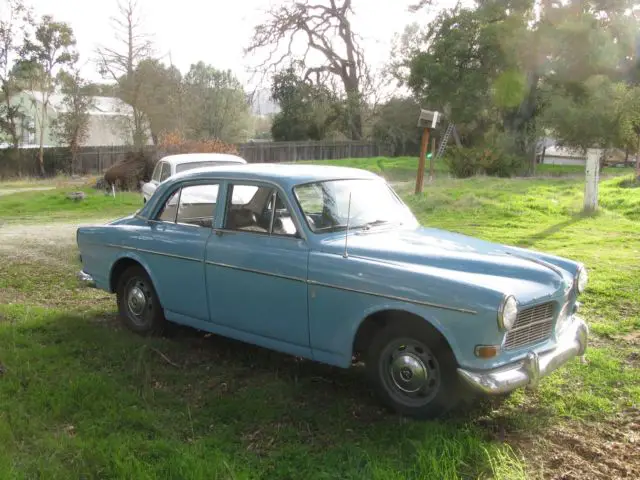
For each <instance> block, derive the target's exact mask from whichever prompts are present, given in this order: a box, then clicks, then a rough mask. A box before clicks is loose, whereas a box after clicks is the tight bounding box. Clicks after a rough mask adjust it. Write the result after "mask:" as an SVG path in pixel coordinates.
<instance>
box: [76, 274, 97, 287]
mask: <svg viewBox="0 0 640 480" xmlns="http://www.w3.org/2000/svg"><path fill="white" fill-rule="evenodd" d="M78 280H79V281H80V283H81V284H82V285H83V286H85V287H91V288H95V286H96V282H95V280H94V279H93V277H92V276H91V275H89V274H88V273H87V272H85V271H84V270H80V271H79V272H78Z"/></svg>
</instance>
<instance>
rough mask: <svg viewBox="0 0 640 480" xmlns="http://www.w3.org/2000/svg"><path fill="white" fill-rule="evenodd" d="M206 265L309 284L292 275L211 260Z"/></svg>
mask: <svg viewBox="0 0 640 480" xmlns="http://www.w3.org/2000/svg"><path fill="white" fill-rule="evenodd" d="M204 263H206V264H207V265H213V266H215V267H222V268H231V269H233V270H240V271H242V272H248V273H257V274H258V275H266V276H268V277H276V278H283V279H285V280H293V281H295V282H301V283H306V282H307V280H306V279H304V278H300V277H292V276H290V275H282V274H280V273H272V272H265V271H264V270H256V269H254V268H246V267H239V266H237V265H229V264H228V263H220V262H211V261H209V260H207V261H206V262H204Z"/></svg>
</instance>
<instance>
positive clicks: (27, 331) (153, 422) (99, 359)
mask: <svg viewBox="0 0 640 480" xmlns="http://www.w3.org/2000/svg"><path fill="white" fill-rule="evenodd" d="M28 315H30V318H28V319H27V318H24V317H23V316H22V313H21V312H19V313H18V314H17V315H16V312H12V313H11V314H10V316H11V317H12V318H11V321H10V323H9V325H10V326H8V325H7V324H5V325H4V326H3V327H2V328H0V352H2V353H1V354H0V356H1V357H2V358H0V361H2V364H3V365H5V368H6V373H5V374H4V375H3V377H2V378H1V380H0V403H2V404H3V410H4V411H6V412H11V419H10V421H9V422H6V425H3V417H2V416H0V434H2V430H3V427H6V426H7V425H8V427H7V428H9V429H10V434H8V435H7V436H6V438H7V439H10V447H9V450H10V451H11V449H13V450H14V451H15V453H14V454H13V455H16V456H18V457H20V458H19V459H18V462H19V463H20V462H22V464H24V465H26V466H27V467H25V468H26V470H25V471H26V472H27V473H29V474H32V475H27V476H37V475H36V474H37V473H41V470H40V469H41V468H43V466H42V465H40V464H37V458H40V457H41V458H54V457H55V458H57V459H59V461H58V460H53V464H54V466H56V468H59V469H60V475H59V478H64V477H65V475H66V478H71V477H73V476H75V477H77V476H78V475H77V474H78V473H79V472H80V471H82V473H83V474H84V473H85V472H88V473H91V472H94V473H95V472H109V473H110V475H113V476H115V477H117V478H122V477H123V476H127V477H131V476H134V477H139V478H141V477H140V472H142V471H144V472H148V471H153V472H155V478H168V477H175V476H176V473H175V470H172V468H174V467H175V465H176V462H178V463H179V462H180V461H181V460H180V459H181V458H182V457H181V455H182V456H184V455H186V452H190V453H191V454H193V452H201V454H202V456H200V454H198V455H196V456H195V457H194V458H190V460H189V461H190V462H192V463H190V464H189V465H187V466H184V470H183V471H181V472H182V473H181V474H180V475H178V477H181V478H205V477H201V476H200V475H198V474H197V472H199V471H205V467H207V465H208V463H210V462H212V461H214V460H215V459H216V458H217V457H216V456H215V455H214V456H212V455H211V452H218V454H219V455H222V460H221V461H220V462H221V463H220V465H223V464H224V465H227V466H228V465H231V468H232V470H233V472H236V473H237V472H245V473H247V476H250V477H252V478H253V477H256V476H259V477H261V478H265V477H266V478H303V477H309V478H318V477H321V478H390V476H397V475H400V476H404V477H406V478H458V477H463V478H467V477H473V478H477V477H479V476H484V475H487V474H491V475H493V476H494V477H495V476H496V475H494V473H495V472H493V470H494V465H495V462H496V461H497V460H496V459H504V458H506V457H505V455H506V456H507V457H509V458H511V459H512V460H513V461H514V462H516V463H514V464H513V468H514V470H513V471H516V472H518V471H520V468H521V465H519V463H518V461H516V460H515V457H511V456H510V455H511V454H510V453H509V452H510V450H509V449H508V447H506V446H505V445H503V444H500V443H496V442H494V441H492V438H493V435H487V431H485V427H484V426H483V425H482V426H478V425H476V424H475V422H474V421H473V419H472V418H473V417H472V415H477V413H476V412H477V409H476V410H474V413H473V414H471V413H461V414H459V415H458V416H455V417H450V418H447V419H442V420H439V421H432V422H418V421H411V420H408V419H403V418H400V417H398V416H395V415H391V414H389V413H388V412H386V411H385V410H384V409H382V408H381V407H380V405H379V403H378V401H377V399H375V398H374V397H373V395H372V394H371V392H370V389H369V387H368V385H367V384H366V382H365V379H364V375H362V372H361V369H360V368H355V369H351V370H342V369H338V368H332V367H328V366H325V365H321V364H318V363H315V362H311V361H306V360H301V359H298V358H295V357H291V356H288V355H284V354H280V353H277V352H273V351H270V350H266V349H262V348H259V347H254V346H251V345H247V344H244V343H241V342H237V341H234V340H229V339H226V338H222V337H218V336H215V335H207V334H203V333H201V332H198V331H195V330H192V329H188V328H184V327H175V328H172V329H171V331H170V337H169V338H166V337H165V338H141V337H138V336H136V335H134V334H131V333H129V332H127V331H124V330H123V329H121V328H111V327H112V326H111V320H112V319H111V318H110V317H109V318H107V319H106V321H105V319H104V318H101V319H100V322H99V323H100V324H97V323H96V322H92V321H87V319H83V318H79V317H73V316H68V315H52V314H49V313H46V311H44V313H42V312H41V313H33V312H31V313H28ZM485 413H486V411H485ZM69 432H71V433H69ZM60 436H62V437H61V438H62V440H60V438H59V437H60ZM490 437H491V438H490ZM0 440H3V438H2V436H1V435H0ZM7 441H9V440H7ZM3 444H4V441H3ZM24 445H31V446H33V445H36V446H37V448H39V449H40V450H39V451H35V452H34V450H33V448H25V449H23V447H22V446H24ZM122 445H128V446H129V447H130V448H131V451H130V452H128V453H127V455H128V457H127V461H126V462H123V461H122V459H121V458H119V455H121V454H122V453H123V450H122V448H123V447H122ZM60 449H62V450H63V451H60ZM72 452H73V455H74V458H75V459H76V460H74V463H71V464H67V463H65V462H64V459H65V458H67V457H68V456H69V455H71V454H72ZM160 453H162V455H160ZM149 456H150V458H152V459H155V460H154V461H153V462H155V463H153V462H151V463H149V461H148V460H149ZM165 456H166V457H165ZM218 460H219V459H218ZM56 462H59V463H56ZM127 462H128V463H127ZM225 462H226V463H225ZM127 465H134V466H136V468H138V470H140V472H138V470H126V469H127V468H130V467H129V466H127ZM220 465H218V466H216V467H215V468H213V470H210V471H214V472H215V471H217V470H216V469H217V468H218V467H220V468H223V467H221V466H220ZM46 467H47V468H53V467H51V464H48V465H47V466H46ZM123 468H124V469H125V470H122V469H123ZM131 468H133V467H131ZM223 471H224V468H223ZM227 473H228V472H227ZM236 473H234V474H233V475H228V474H223V477H225V478H235V477H237V476H238V475H236ZM214 476H215V475H214ZM243 476H244V475H240V477H243ZM50 478H56V475H54V476H50ZM145 478H150V477H148V476H147V477H145ZM208 478H211V475H209V477H208ZM220 478H222V477H220ZM504 478H514V477H513V476H506V477H504Z"/></svg>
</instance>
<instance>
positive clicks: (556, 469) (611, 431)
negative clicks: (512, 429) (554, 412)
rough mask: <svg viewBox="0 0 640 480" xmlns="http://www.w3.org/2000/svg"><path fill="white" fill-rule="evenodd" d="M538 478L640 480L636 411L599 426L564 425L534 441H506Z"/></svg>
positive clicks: (639, 411) (639, 416) (639, 414)
mask: <svg viewBox="0 0 640 480" xmlns="http://www.w3.org/2000/svg"><path fill="white" fill-rule="evenodd" d="M509 440H510V443H512V444H514V445H515V446H517V447H518V448H519V450H520V451H521V452H522V454H523V455H524V456H525V458H526V459H527V460H528V462H527V463H529V465H532V466H534V467H533V468H534V470H538V469H539V470H538V471H537V472H536V473H537V474H538V476H540V477H541V478H545V479H553V480H596V479H605V478H606V479H611V480H614V479H616V480H617V479H637V478H640V409H631V410H627V411H624V412H622V413H619V414H617V415H616V416H615V417H613V418H612V419H609V420H606V421H602V422H599V423H582V422H577V421H575V422H568V423H563V424H562V425H558V426H554V427H551V428H549V429H548V430H546V431H544V432H543V433H541V434H540V436H537V437H525V438H522V437H520V438H518V437H516V438H510V439H509Z"/></svg>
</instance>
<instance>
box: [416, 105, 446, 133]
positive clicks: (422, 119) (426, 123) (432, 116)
mask: <svg viewBox="0 0 640 480" xmlns="http://www.w3.org/2000/svg"><path fill="white" fill-rule="evenodd" d="M441 116H442V115H440V112H432V111H431V110H422V109H420V116H419V117H418V126H419V127H422V128H428V129H430V130H433V129H434V128H436V127H437V126H438V120H440V117H441Z"/></svg>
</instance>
